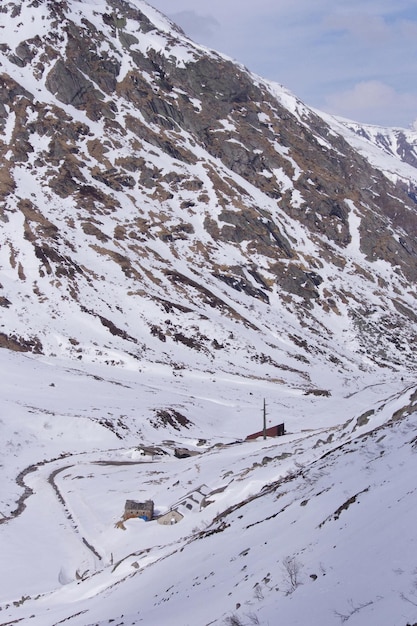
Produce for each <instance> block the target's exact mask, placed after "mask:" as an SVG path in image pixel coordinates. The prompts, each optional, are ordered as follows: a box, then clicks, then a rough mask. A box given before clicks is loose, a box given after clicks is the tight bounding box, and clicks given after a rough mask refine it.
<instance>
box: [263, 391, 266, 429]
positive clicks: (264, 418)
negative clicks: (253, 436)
mask: <svg viewBox="0 0 417 626" xmlns="http://www.w3.org/2000/svg"><path fill="white" fill-rule="evenodd" d="M263 430H264V439H266V402H265V398H264V429H263Z"/></svg>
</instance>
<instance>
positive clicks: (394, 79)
mask: <svg viewBox="0 0 417 626" xmlns="http://www.w3.org/2000/svg"><path fill="white" fill-rule="evenodd" d="M148 1H149V4H151V5H152V6H154V7H155V8H157V9H159V10H160V11H162V12H163V13H164V14H165V15H168V16H169V17H170V18H171V19H172V20H173V21H175V22H176V23H177V24H178V25H179V26H181V27H182V28H183V30H184V31H185V32H186V34H187V35H189V36H190V37H191V38H192V39H194V41H197V42H199V43H202V44H204V45H206V46H208V47H210V48H214V49H216V50H218V51H220V52H223V53H225V54H228V55H229V56H231V57H232V58H234V59H236V60H237V61H239V62H240V63H243V64H244V65H246V67H248V68H249V69H250V70H252V71H253V72H255V73H257V74H260V75H261V76H263V77H265V78H269V79H271V80H274V81H277V82H279V83H281V84H283V85H284V86H285V87H287V88H288V89H290V90H291V91H292V92H293V93H294V94H295V95H296V96H298V97H299V98H300V99H301V100H303V101H304V102H305V103H306V104H308V105H310V106H313V107H316V108H319V109H321V110H323V111H328V112H330V113H334V114H337V115H341V116H344V117H348V118H350V119H353V120H356V121H359V122H367V123H373V124H381V125H389V126H402V127H404V128H408V127H411V126H412V125H413V124H414V122H415V121H416V120H417V2H416V0H395V1H394V0H278V1H277V0H256V1H254V0H251V1H249V0H240V2H239V3H234V2H232V0H210V2H202V1H201V0H148Z"/></svg>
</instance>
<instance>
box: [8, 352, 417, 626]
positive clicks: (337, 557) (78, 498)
mask: <svg viewBox="0 0 417 626" xmlns="http://www.w3.org/2000/svg"><path fill="white" fill-rule="evenodd" d="M0 358H1V360H2V372H3V375H2V397H1V415H2V416H3V417H2V435H3V440H4V443H5V445H4V453H3V457H2V468H1V471H2V502H1V512H2V514H3V516H4V517H3V519H2V520H1V522H0V542H1V553H2V560H1V571H0V578H1V580H2V585H1V599H0V603H1V611H0V623H2V624H10V623H18V622H22V623H28V624H29V623H30V624H33V625H36V626H37V625H39V626H41V625H42V626H46V625H48V626H49V625H50V626H52V625H53V624H59V623H62V622H64V621H65V623H68V624H78V625H86V624H109V623H116V624H124V625H130V624H139V623H142V622H143V623H145V622H148V621H151V622H152V623H154V624H161V625H162V624H170V625H171V624H172V625H173V626H174V625H177V624H178V626H184V625H185V624H190V625H191V624H232V623H241V624H251V623H260V624H274V623H277V616H278V615H279V616H280V620H281V619H282V620H283V621H284V623H291V624H305V623H307V622H308V623H314V624H318V623H320V624H329V625H331V624H338V623H341V622H344V621H348V620H349V623H350V624H356V625H362V624H363V625H364V624H369V623H378V624H387V625H388V624H395V625H398V626H405V625H406V624H407V623H411V622H412V620H413V619H415V616H416V615H417V613H416V611H417V591H416V580H417V572H416V566H415V498H416V487H415V474H414V469H415V459H416V453H417V449H416V448H417V443H416V442H417V432H416V431H417V427H416V424H415V411H416V406H417V391H416V389H417V388H416V386H415V383H414V380H412V378H410V379H409V380H407V377H406V376H405V378H404V379H403V380H401V377H399V376H398V375H392V374H388V375H387V376H386V377H385V378H384V379H382V378H380V377H375V376H374V377H373V376H368V377H366V376H364V377H362V378H361V379H358V380H356V382H355V383H352V382H350V384H349V385H346V386H343V385H342V386H340V388H339V389H334V390H333V391H332V393H331V395H330V396H319V395H318V396H315V397H311V395H305V394H304V392H303V391H302V390H301V389H295V388H290V387H285V386H283V385H281V384H278V383H275V382H270V383H268V382H262V381H256V380H254V381H242V380H241V379H239V378H237V377H236V378H233V377H232V376H228V377H227V376H223V377H222V376H216V377H213V375H211V376H209V375H207V376H205V375H202V374H201V373H197V372H195V371H193V370H191V369H190V370H189V371H187V372H183V373H182V375H181V376H175V375H173V373H172V371H169V370H168V369H167V368H165V367H160V368H156V367H152V366H149V368H148V369H146V368H143V370H142V371H141V372H139V371H137V370H136V371H135V370H134V369H133V368H132V369H128V368H126V369H119V368H111V367H108V366H103V365H98V364H96V365H94V364H91V365H89V366H86V365H81V364H74V363H71V362H67V363H66V362H61V363H60V362H58V363H57V362H55V361H51V360H50V359H49V360H48V359H44V358H43V357H34V356H27V355H21V354H15V353H9V352H7V351H2V352H1V353H0ZM324 382H325V376H323V383H324ZM264 397H265V398H266V399H267V417H268V425H269V424H270V423H271V422H276V421H284V422H285V428H286V434H285V435H284V436H283V437H278V438H267V439H266V440H264V439H263V438H262V437H261V438H258V439H256V440H254V441H245V437H246V435H248V434H250V433H251V432H253V431H256V430H259V428H261V423H262V399H263V398H264ZM164 406H165V407H168V406H169V407H175V408H176V410H177V411H178V412H179V413H181V414H182V415H185V416H187V418H188V419H189V420H190V422H192V424H189V427H188V428H186V429H184V428H182V429H181V430H178V431H177V430H176V429H175V428H172V427H168V428H167V427H165V428H163V429H158V428H156V429H155V428H154V427H153V426H152V425H151V424H149V423H147V420H146V416H148V415H149V414H152V411H153V409H155V408H156V407H159V408H161V407H164ZM126 417H128V423H129V425H130V426H129V429H126V431H125V432H123V434H122V435H121V434H120V433H119V432H118V431H117V426H116V428H114V429H113V427H111V428H109V426H110V425H111V424H116V425H117V424H118V422H123V421H124V422H125V423H126ZM177 448H181V449H184V448H186V449H187V450H188V451H190V452H195V453H196V454H195V455H193V456H190V457H188V458H177V457H176V456H175V449H177ZM25 470H27V471H26V472H25ZM19 474H20V476H21V481H20V484H18V483H17V482H16V477H17V476H18V475H19ZM199 489H200V490H202V491H203V492H204V493H205V494H206V497H205V499H204V502H201V501H199V502H198V504H194V506H193V507H192V508H190V509H189V510H188V509H185V508H184V507H183V511H185V514H184V517H183V519H182V520H181V521H180V522H178V523H176V524H174V525H168V526H166V525H160V524H158V522H157V520H156V519H154V520H152V521H148V522H145V521H143V520H138V519H128V520H126V521H124V522H123V524H118V522H120V521H121V520H122V516H123V508H124V503H125V500H126V499H129V498H133V499H139V500H142V501H143V500H147V499H152V500H153V501H154V502H155V517H157V516H158V515H161V514H163V513H164V512H166V511H168V510H170V509H171V508H172V507H173V506H174V505H175V504H177V503H178V502H180V501H181V500H183V499H184V498H185V497H186V496H187V495H188V496H190V495H191V496H192V494H193V493H194V494H195V492H196V491H198V490H199ZM194 500H195V497H194ZM191 502H193V499H191ZM19 503H20V506H18V504H19ZM381 616H383V617H381ZM233 619H234V620H236V621H235V622H232V621H231V620H233ZM237 620H240V621H237ZM257 620H258V621H257ZM384 620H385V621H384Z"/></svg>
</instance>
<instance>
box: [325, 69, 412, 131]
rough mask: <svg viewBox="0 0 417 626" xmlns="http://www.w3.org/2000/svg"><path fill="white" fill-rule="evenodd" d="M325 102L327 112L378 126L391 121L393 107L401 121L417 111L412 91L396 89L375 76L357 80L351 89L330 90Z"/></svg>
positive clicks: (410, 118)
mask: <svg viewBox="0 0 417 626" xmlns="http://www.w3.org/2000/svg"><path fill="white" fill-rule="evenodd" d="M325 102H326V109H327V110H328V111H329V112H330V113H333V114H336V115H341V116H344V117H348V118H350V119H354V120H355V121H358V122H368V123H374V124H380V125H382V126H384V125H389V124H390V123H391V120H392V111H393V110H395V111H396V114H397V117H398V119H403V120H404V124H405V120H412V119H414V118H415V114H416V111H417V94H416V93H411V92H399V91H396V90H395V89H394V88H393V87H391V86H390V85H387V84H386V83H383V82H381V81H378V80H368V81H361V82H359V83H357V84H356V85H354V86H353V87H352V88H351V89H347V90H343V91H340V92H336V93H332V94H330V95H328V96H327V97H326V98H325Z"/></svg>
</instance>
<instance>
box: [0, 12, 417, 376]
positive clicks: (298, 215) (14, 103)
mask: <svg viewBox="0 0 417 626" xmlns="http://www.w3.org/2000/svg"><path fill="white" fill-rule="evenodd" d="M0 11H1V16H2V20H1V22H2V24H4V25H5V24H7V28H6V27H5V26H3V29H2V30H3V32H2V41H3V43H2V44H1V45H0V55H1V56H0V58H1V74H0V86H1V89H0V132H1V135H0V158H1V164H2V167H1V172H0V217H1V221H2V223H1V253H0V254H1V257H0V262H1V270H0V283H1V289H0V304H1V306H2V312H3V315H2V318H3V321H2V328H1V329H0V340H1V344H2V345H3V346H4V347H7V348H12V349H21V350H34V351H37V352H44V353H46V354H60V353H62V352H64V353H66V354H70V355H72V356H74V357H77V358H80V359H81V358H83V359H101V360H106V361H107V362H121V361H126V359H128V358H134V359H136V360H138V361H143V360H150V361H158V360H162V361H164V362H168V363H171V364H173V366H174V367H175V368H177V369H178V368H182V367H185V366H186V365H187V363H190V362H191V361H192V362H193V363H194V365H198V367H203V368H205V369H207V368H218V369H224V370H227V371H235V370H236V368H237V366H236V364H235V363H234V357H233V355H234V354H236V352H237V351H238V352H239V353H240V354H242V355H244V358H245V359H246V362H247V369H246V370H245V374H246V375H259V376H264V375H274V376H276V377H277V378H278V379H279V378H280V376H281V375H282V372H287V373H288V372H293V376H294V380H296V381H297V382H298V383H300V384H301V382H302V383H303V384H306V385H308V384H310V383H311V380H310V378H311V375H312V374H311V372H312V369H311V368H312V365H313V364H316V365H319V366H320V367H323V366H324V367H329V368H332V369H334V370H338V371H339V370H340V371H342V370H346V371H347V370H350V369H351V368H357V367H358V366H360V367H368V366H371V364H373V365H372V366H376V365H379V366H384V367H386V366H388V367H395V368H397V367H402V366H405V365H409V366H413V365H414V362H415V356H414V348H413V342H414V340H415V322H416V315H415V313H414V309H415V299H416V279H417V241H416V232H417V230H416V224H417V216H416V205H415V202H414V201H413V187H412V182H410V180H411V179H410V177H409V176H408V174H407V172H409V170H407V172H405V170H404V171H403V172H402V176H401V177H399V176H398V177H397V178H395V177H392V176H391V177H390V176H387V174H386V172H385V173H384V172H383V171H381V170H382V169H383V168H380V167H375V163H373V164H372V161H371V162H370V160H369V159H368V158H365V157H366V155H364V153H363V150H362V152H361V151H360V150H358V148H357V146H355V145H354V142H352V141H347V136H346V133H345V132H341V131H340V129H339V128H338V126H337V124H334V125H332V124H330V125H329V120H328V119H325V117H324V116H320V115H319V114H317V113H314V112H313V111H311V110H309V109H308V108H306V107H305V106H304V105H302V103H301V102H299V101H298V100H297V99H296V98H294V97H293V96H291V94H288V93H287V92H286V91H285V90H284V89H283V88H281V87H280V86H278V85H273V84H270V83H268V82H266V81H263V80H261V79H260V78H258V77H255V76H253V75H252V74H251V73H250V72H249V71H247V70H246V69H245V68H243V67H241V66H239V65H237V64H236V63H233V62H232V61H230V60H229V59H227V58H225V57H223V56H221V55H219V54H216V53H214V52H211V51H208V50H205V49H204V48H201V47H199V46H196V45H194V44H193V43H192V42H190V41H189V40H187V39H186V37H185V36H184V35H183V33H182V32H181V31H180V30H179V29H177V28H176V27H175V26H174V25H172V24H171V23H170V22H169V21H168V20H166V19H165V18H164V17H163V16H161V15H160V14H159V13H158V12H157V11H155V10H154V9H152V8H151V7H150V6H148V5H147V4H146V3H145V2H142V0H137V1H136V2H125V1H123V0H107V1H105V0H103V1H101V0H100V1H99V2H94V3H90V2H87V1H81V2H80V1H75V0H67V1H65V0H59V1H57V0H55V1H54V2H50V1H48V0H32V1H25V2H23V1H17V0H16V1H6V2H3V3H2V7H1V8H0ZM356 130H357V129H356ZM349 132H351V131H349ZM406 153H407V154H408V156H407V158H405V156H404V155H406ZM413 154H414V153H411V152H410V150H408V151H407V150H405V151H404V150H403V154H402V156H403V157H404V160H405V161H407V162H408V164H409V165H408V167H410V166H411V167H414V166H415V155H414V156H413ZM413 158H414V161H413ZM398 167H399V168H401V167H402V164H401V159H400V158H399V159H398ZM240 373H242V372H240Z"/></svg>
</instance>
